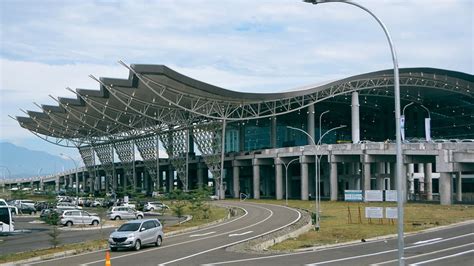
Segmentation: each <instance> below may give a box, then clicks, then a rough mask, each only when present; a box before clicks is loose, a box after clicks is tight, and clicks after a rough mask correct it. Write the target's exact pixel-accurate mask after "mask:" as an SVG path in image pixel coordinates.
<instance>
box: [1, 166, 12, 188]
mask: <svg viewBox="0 0 474 266" xmlns="http://www.w3.org/2000/svg"><path fill="white" fill-rule="evenodd" d="M0 167H1V168H5V169H6V170H7V171H8V178H11V177H12V173H11V172H10V169H8V167H6V166H3V165H0ZM5 183H6V175H5V173H3V191H2V192H3V193H5Z"/></svg>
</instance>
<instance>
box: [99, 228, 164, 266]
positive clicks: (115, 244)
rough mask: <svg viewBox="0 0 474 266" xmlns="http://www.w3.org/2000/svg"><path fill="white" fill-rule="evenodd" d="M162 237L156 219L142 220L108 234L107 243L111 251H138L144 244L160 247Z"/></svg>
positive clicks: (161, 231) (161, 229)
mask: <svg viewBox="0 0 474 266" xmlns="http://www.w3.org/2000/svg"><path fill="white" fill-rule="evenodd" d="M163 237H164V234H163V227H162V226H161V223H160V221H159V220H158V219H144V220H134V221H129V222H127V223H124V224H122V226H120V227H119V228H118V229H117V230H115V232H112V234H110V236H109V240H108V242H109V246H110V250H112V251H116V250H117V249H118V248H133V249H135V250H140V248H141V247H142V245H146V244H154V245H155V246H157V247H159V246H161V244H162V243H163ZM138 263H139V262H138Z"/></svg>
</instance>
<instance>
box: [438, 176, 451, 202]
mask: <svg viewBox="0 0 474 266" xmlns="http://www.w3.org/2000/svg"><path fill="white" fill-rule="evenodd" d="M451 192H452V177H451V173H443V172H441V173H439V198H440V202H441V205H451V203H452V199H451V196H452V195H451Z"/></svg>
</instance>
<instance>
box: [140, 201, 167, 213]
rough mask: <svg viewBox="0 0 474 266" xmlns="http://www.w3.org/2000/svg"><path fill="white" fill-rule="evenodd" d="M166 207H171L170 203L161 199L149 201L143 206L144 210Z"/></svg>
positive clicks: (163, 208) (159, 209) (160, 209)
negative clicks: (165, 202)
mask: <svg viewBox="0 0 474 266" xmlns="http://www.w3.org/2000/svg"><path fill="white" fill-rule="evenodd" d="M166 209H169V207H168V205H166V204H164V203H163V202H159V201H149V202H147V203H146V204H145V206H143V210H144V211H155V210H158V211H164V210H166Z"/></svg>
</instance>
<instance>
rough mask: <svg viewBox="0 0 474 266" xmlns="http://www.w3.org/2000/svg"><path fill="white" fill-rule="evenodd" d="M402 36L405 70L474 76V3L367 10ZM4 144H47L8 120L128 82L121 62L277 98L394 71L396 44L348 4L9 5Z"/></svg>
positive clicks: (1, 56)
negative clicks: (100, 79)
mask: <svg viewBox="0 0 474 266" xmlns="http://www.w3.org/2000/svg"><path fill="white" fill-rule="evenodd" d="M359 2H360V3H361V4H362V5H364V6H366V7H368V8H369V9H371V10H372V11H373V12H374V13H375V14H377V16H378V17H379V18H381V19H382V20H383V21H384V23H385V24H386V26H387V27H388V28H389V30H390V33H391V34H392V39H393V41H394V43H395V45H396V47H397V52H398V56H399V64H400V66H401V67H411V66H428V67H438V68H446V69H452V70H458V71H462V72H467V73H471V74H472V73H473V72H474V58H473V50H472V47H474V43H473V40H474V36H473V34H474V33H473V28H472V26H470V25H472V24H473V16H472V10H473V2H472V1H467V0H465V1H463V0H459V1H455V0H418V1H404V0H403V1H402V0H384V1H369V0H360V1H359ZM1 5H2V8H1V9H0V12H1V14H0V16H1V17H2V19H1V20H0V29H1V30H0V34H1V47H2V49H0V79H1V83H0V97H1V99H0V100H1V107H0V139H3V140H9V141H13V142H15V141H16V142H21V141H24V143H28V145H36V144H33V143H32V142H26V140H31V134H30V133H28V132H27V131H26V130H23V129H21V128H20V127H19V126H18V125H17V123H16V122H15V121H14V120H12V119H9V118H8V117H7V115H8V114H10V115H22V113H21V111H19V110H18V108H24V109H31V110H37V108H36V106H34V105H33V104H32V102H37V103H40V104H55V102H54V101H53V100H51V99H50V98H49V97H48V95H49V94H51V95H54V96H65V97H75V95H73V94H71V93H70V92H68V91H66V90H65V88H66V87H71V88H77V87H78V88H88V89H98V88H99V86H98V84H97V83H96V82H95V81H93V80H91V79H89V78H88V75H89V74H93V75H95V76H109V77H118V78H126V77H127V76H128V72H127V69H125V68H123V67H121V66H118V65H117V64H116V63H115V62H116V61H117V60H119V59H123V60H124V61H125V62H127V63H130V64H132V63H136V64H138V63H145V64H165V65H168V66H170V67H171V68H173V69H175V70H177V71H179V72H181V73H183V74H185V75H189V76H191V77H193V78H195V79H198V80H202V81H204V82H208V83H211V84H214V85H217V86H221V87H224V88H227V89H232V90H238V91H248V92H254V91H260V92H270V91H271V92H273V91H277V90H285V91H287V90H289V89H290V88H295V87H301V86H304V85H307V84H314V83H320V82H323V81H327V80H335V79H339V78H345V77H347V76H351V75H356V74H360V73H364V72H370V71H375V70H379V69H384V68H391V67H392V61H391V57H390V53H389V49H388V45H387V41H386V39H385V36H384V34H383V32H382V30H381V29H380V27H379V25H377V23H376V21H375V20H373V18H371V17H370V16H369V15H368V14H366V13H365V12H364V11H362V10H360V9H358V8H356V7H354V6H350V5H347V4H341V3H330V4H324V5H316V6H314V5H309V4H306V3H302V2H299V1H296V2H295V1H293V0H262V1H254V0H242V1H219V0H212V1H211V0H208V1H204V0H200V1H195V0H180V1H166V0H163V1H146V0H141V1H132V0H129V1H126V0H124V1H92V0H86V1H61V2H58V1H46V2H44V1H3V2H2V4H1Z"/></svg>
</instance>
